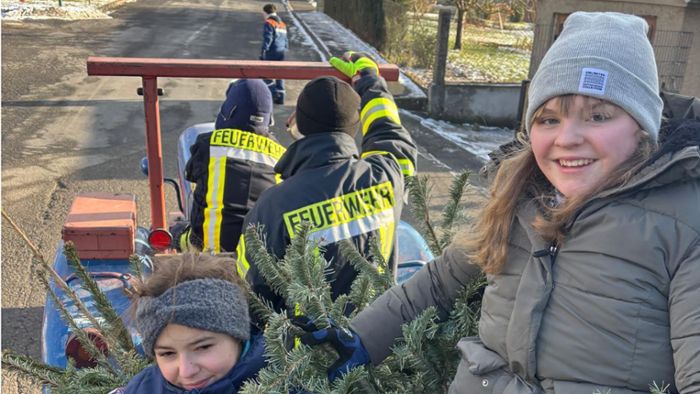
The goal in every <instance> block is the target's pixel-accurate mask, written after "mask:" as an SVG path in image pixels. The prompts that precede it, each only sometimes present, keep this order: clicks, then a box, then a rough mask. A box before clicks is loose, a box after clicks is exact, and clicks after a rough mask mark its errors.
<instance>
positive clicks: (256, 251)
mask: <svg viewBox="0 0 700 394" xmlns="http://www.w3.org/2000/svg"><path fill="white" fill-rule="evenodd" d="M263 234H264V228H263V226H261V225H251V226H248V228H247V229H246V230H245V243H246V251H250V254H251V257H252V259H253V261H255V266H256V267H257V268H258V270H259V271H260V274H261V275H262V276H263V278H265V282H267V284H268V286H270V288H271V289H272V290H273V291H274V292H275V293H277V294H278V295H280V296H282V297H283V298H286V288H287V284H288V283H290V282H291V276H290V275H289V272H286V271H285V270H284V268H283V267H282V265H281V264H279V262H278V261H277V258H276V257H275V256H273V255H272V254H270V253H269V252H268V251H267V246H266V245H265V241H264V239H263V237H264V236H263Z"/></svg>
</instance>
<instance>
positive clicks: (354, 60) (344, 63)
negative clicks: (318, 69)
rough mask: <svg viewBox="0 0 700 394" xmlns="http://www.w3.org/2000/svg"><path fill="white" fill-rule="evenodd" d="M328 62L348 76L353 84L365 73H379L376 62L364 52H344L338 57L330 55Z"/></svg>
mask: <svg viewBox="0 0 700 394" xmlns="http://www.w3.org/2000/svg"><path fill="white" fill-rule="evenodd" d="M329 62H330V63H331V66H333V67H335V68H336V69H337V70H338V71H340V72H341V73H343V74H345V75H347V76H348V77H350V79H351V80H352V83H353V84H354V83H355V82H356V81H357V80H358V79H360V78H361V77H364V76H365V75H370V74H371V75H379V67H377V63H375V61H374V60H373V59H372V58H371V57H370V56H369V55H368V54H366V53H364V52H352V51H349V52H345V53H344V54H343V56H341V57H340V58H337V57H332V58H331V59H330V60H329Z"/></svg>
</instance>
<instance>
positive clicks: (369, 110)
mask: <svg viewBox="0 0 700 394" xmlns="http://www.w3.org/2000/svg"><path fill="white" fill-rule="evenodd" d="M380 118H389V120H391V121H392V122H394V123H396V124H398V125H400V124H401V119H400V118H399V109H398V108H397V107H396V103H394V101H393V100H391V99H388V98H384V97H378V98H375V99H372V100H370V101H369V102H368V103H367V104H366V105H365V106H364V108H362V112H361V113H360V119H361V120H362V135H365V134H367V130H369V126H371V125H372V122H374V121H375V120H377V119H380Z"/></svg>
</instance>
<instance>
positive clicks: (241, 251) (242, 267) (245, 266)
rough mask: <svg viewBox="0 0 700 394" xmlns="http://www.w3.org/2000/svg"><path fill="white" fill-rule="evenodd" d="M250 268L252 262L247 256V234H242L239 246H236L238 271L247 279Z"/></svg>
mask: <svg viewBox="0 0 700 394" xmlns="http://www.w3.org/2000/svg"><path fill="white" fill-rule="evenodd" d="M249 269H250V263H248V259H247V258H246V257H245V234H241V238H240V239H239V240H238V246H236V271H237V272H238V276H239V277H241V278H243V279H245V276H246V274H247V273H248V270H249Z"/></svg>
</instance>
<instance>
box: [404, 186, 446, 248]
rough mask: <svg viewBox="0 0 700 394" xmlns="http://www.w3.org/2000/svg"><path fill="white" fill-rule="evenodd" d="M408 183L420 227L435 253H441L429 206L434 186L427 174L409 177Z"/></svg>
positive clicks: (412, 206) (412, 204) (412, 205)
mask: <svg viewBox="0 0 700 394" xmlns="http://www.w3.org/2000/svg"><path fill="white" fill-rule="evenodd" d="M406 185H407V187H408V195H409V197H410V198H411V208H412V210H413V212H414V214H415V215H416V217H417V218H418V223H419V224H418V227H419V228H420V229H421V230H423V231H422V233H423V236H424V237H425V238H426V241H427V242H428V246H430V249H431V250H432V252H433V253H434V254H435V255H440V254H441V253H442V248H441V247H440V241H439V238H438V235H437V231H436V230H435V227H434V226H433V223H432V219H431V218H430V210H429V208H428V202H429V201H430V199H431V193H432V189H433V186H432V184H430V181H429V180H428V177H427V176H414V177H411V178H408V182H407V183H406Z"/></svg>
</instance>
